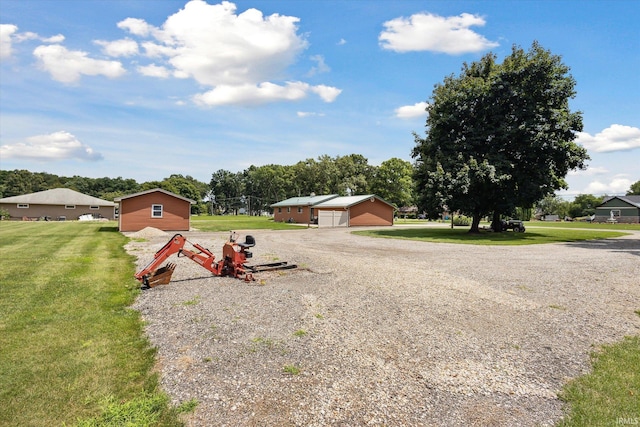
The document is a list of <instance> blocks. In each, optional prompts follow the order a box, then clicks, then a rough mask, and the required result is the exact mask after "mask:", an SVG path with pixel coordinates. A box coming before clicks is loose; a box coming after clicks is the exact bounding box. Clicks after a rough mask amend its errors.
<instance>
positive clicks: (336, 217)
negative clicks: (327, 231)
mask: <svg viewBox="0 0 640 427" xmlns="http://www.w3.org/2000/svg"><path fill="white" fill-rule="evenodd" d="M348 226H349V211H325V210H319V211H318V227H348Z"/></svg>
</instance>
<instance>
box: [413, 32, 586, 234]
mask: <svg viewBox="0 0 640 427" xmlns="http://www.w3.org/2000/svg"><path fill="white" fill-rule="evenodd" d="M574 96H575V80H574V79H573V77H572V76H571V75H570V74H569V67H567V66H566V65H564V64H563V63H562V60H561V58H560V57H559V56H557V55H552V54H551V52H549V51H547V50H545V49H543V48H542V47H541V46H540V45H539V44H538V43H533V45H532V47H531V48H530V49H529V51H524V50H523V49H521V48H518V47H515V46H514V47H513V49H512V52H511V54H510V55H509V56H507V57H506V58H505V60H504V61H503V63H502V64H499V63H497V62H496V57H495V55H493V54H487V55H485V56H484V57H483V58H482V59H481V60H480V61H477V62H474V63H472V64H470V65H469V64H464V65H463V68H462V72H461V73H460V75H459V76H454V75H450V76H448V77H446V78H445V79H444V82H443V83H442V84H437V85H436V86H435V88H434V91H433V94H432V96H431V99H430V103H429V107H428V113H429V116H428V118H427V123H426V127H427V130H426V136H425V137H424V138H421V137H420V136H418V135H417V134H414V137H415V142H416V146H415V148H414V150H413V157H414V159H416V164H415V166H416V173H415V179H416V184H417V192H418V196H419V199H418V204H419V207H420V208H422V209H424V210H426V211H427V212H429V213H430V214H431V215H432V216H435V215H436V214H437V213H439V212H440V211H441V210H442V209H443V208H445V207H446V208H448V209H450V210H452V211H458V210H459V211H461V212H462V213H464V214H466V215H470V216H472V217H473V222H472V226H471V230H470V231H471V232H478V231H479V229H478V225H479V222H480V219H481V218H482V217H484V216H487V215H493V218H494V226H495V228H497V229H499V221H497V220H498V219H499V218H500V216H501V215H509V214H511V213H512V212H514V211H515V209H516V208H517V207H531V206H533V204H534V203H535V202H536V201H538V200H540V199H542V198H544V197H545V196H546V195H549V194H552V193H553V192H554V191H555V190H559V189H563V188H567V184H566V181H565V180H564V178H565V176H566V175H567V173H568V172H569V171H570V170H573V169H576V168H581V169H582V168H584V167H585V161H586V160H587V159H588V156H587V153H586V150H585V149H584V148H583V147H581V146H579V145H577V144H576V143H575V142H574V140H575V138H576V132H577V131H581V130H582V115H581V113H580V112H572V111H571V110H570V108H569V100H570V99H571V98H573V97H574Z"/></svg>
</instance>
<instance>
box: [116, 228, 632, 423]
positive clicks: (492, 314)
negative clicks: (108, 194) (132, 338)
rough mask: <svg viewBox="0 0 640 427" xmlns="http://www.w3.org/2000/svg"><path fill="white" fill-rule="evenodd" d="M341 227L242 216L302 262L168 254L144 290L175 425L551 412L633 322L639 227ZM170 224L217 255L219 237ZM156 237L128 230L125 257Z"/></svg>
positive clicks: (155, 244) (161, 238)
mask: <svg viewBox="0 0 640 427" xmlns="http://www.w3.org/2000/svg"><path fill="white" fill-rule="evenodd" d="M398 227H399V226H394V228H398ZM350 231H352V230H351V229H315V228H305V229H300V230H287V231H270V230H252V231H248V232H243V231H239V232H240V233H241V236H244V235H246V234H247V233H248V234H251V235H253V236H254V237H255V239H256V241H257V244H256V246H255V247H254V248H252V249H251V250H252V252H253V258H252V259H251V260H250V261H251V262H250V264H259V263H267V262H274V261H289V262H290V263H295V264H297V265H298V268H297V269H295V270H285V271H275V272H263V273H258V274H256V275H255V276H256V279H257V280H256V281H255V282H250V283H245V282H243V281H241V280H237V279H234V278H222V277H215V276H213V275H211V274H210V273H209V272H208V271H207V270H205V269H203V268H202V267H200V266H199V265H198V264H196V263H194V262H192V261H191V260H189V259H187V258H184V257H180V258H178V257H172V258H171V259H170V260H171V261H172V262H175V263H176V264H177V268H176V271H175V273H174V275H173V279H172V282H171V283H170V284H169V285H167V286H158V287H155V288H152V289H149V290H146V291H143V292H142V293H141V295H140V296H139V298H138V299H137V301H136V302H135V304H134V306H133V307H134V308H135V309H137V310H139V311H140V313H141V314H142V317H143V319H144V321H145V322H146V333H147V334H148V337H149V339H150V341H151V343H152V344H153V345H154V346H156V347H157V349H158V370H159V372H160V373H161V384H162V386H163V388H164V390H165V391H166V392H167V393H168V394H169V395H170V396H171V398H172V400H173V402H174V403H176V404H179V403H181V402H184V401H187V400H189V399H196V400H197V401H198V402H199V404H198V406H197V408H196V410H195V411H194V413H192V414H190V415H189V416H188V418H187V424H188V425H189V426H194V427H195V426H210V425H217V426H257V425H259V426H310V427H311V426H356V425H358V426H425V425H430V426H469V425H484V426H488V425H490V426H512V425H518V426H549V425H553V424H554V423H556V422H557V421H558V420H559V419H560V418H561V417H562V416H563V414H564V412H565V410H566V408H565V407H564V406H563V403H562V402H561V401H560V400H559V399H558V397H557V393H558V392H559V391H560V389H561V388H562V386H563V384H565V383H566V382H567V381H568V380H569V379H571V378H574V377H577V376H579V375H582V374H584V373H586V372H588V370H589V366H590V365H589V354H590V352H592V351H593V350H594V349H596V348H597V346H598V345H601V344H606V343H612V342H615V341H618V340H620V339H621V338H622V337H623V336H625V335H637V334H639V333H640V317H639V316H638V315H637V314H635V313H634V311H635V310H638V309H639V308H640V305H639V302H640V280H639V278H640V262H639V259H640V258H639V256H640V233H637V232H635V233H632V234H631V235H630V236H625V237H622V238H618V239H607V240H600V241H587V242H577V243H565V244H546V245H531V246H512V247H509V246H475V245H461V244H446V243H439V244H436V243H428V242H416V241H408V240H395V239H379V238H370V237H363V236H357V235H353V234H350ZM142 234H144V236H142ZM182 234H183V235H184V236H185V237H186V238H187V239H189V241H192V242H196V243H199V244H201V245H202V246H204V247H207V248H209V249H211V250H212V251H213V253H214V254H216V256H218V257H219V256H221V252H222V245H223V244H224V242H225V241H226V239H227V237H228V233H205V232H198V231H190V232H185V233H182ZM167 236H170V234H160V233H155V232H153V230H146V231H145V233H141V234H140V235H138V236H137V237H145V239H146V240H144V241H141V239H136V240H131V241H130V242H129V243H128V244H127V250H128V251H129V253H131V254H133V255H134V256H136V257H137V258H138V267H139V268H142V267H143V266H144V265H146V264H147V263H148V262H149V261H150V260H151V259H152V257H153V254H154V253H155V252H156V251H157V250H158V249H160V248H161V247H162V246H163V245H164V244H165V243H166V242H167V240H168V237H167ZM242 238H243V237H241V239H242ZM287 368H289V369H287ZM290 368H297V369H299V373H295V372H294V373H289V372H291V369H290Z"/></svg>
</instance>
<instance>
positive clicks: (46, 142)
mask: <svg viewBox="0 0 640 427" xmlns="http://www.w3.org/2000/svg"><path fill="white" fill-rule="evenodd" d="M0 157H2V158H3V159H31V160H44V161H47V160H66V159H79V160H88V161H95V160H101V159H102V154H100V153H97V152H95V151H93V149H92V148H91V147H89V146H88V145H85V144H83V143H82V142H80V141H79V140H78V139H77V138H76V137H75V136H74V135H72V134H70V133H69V132H65V131H59V132H54V133H51V134H48V135H37V136H32V137H30V138H27V140H26V141H25V142H19V143H16V144H13V145H3V146H0Z"/></svg>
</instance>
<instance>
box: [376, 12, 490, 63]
mask: <svg viewBox="0 0 640 427" xmlns="http://www.w3.org/2000/svg"><path fill="white" fill-rule="evenodd" d="M484 24H485V20H484V19H483V18H482V17H480V16H477V15H471V14H469V13H463V14H461V15H459V16H450V17H443V16H438V15H434V14H431V13H417V14H415V15H412V16H411V17H409V18H403V17H401V18H395V19H392V20H391V21H387V22H385V23H384V24H383V25H384V27H385V30H384V31H382V32H381V33H380V36H379V37H378V40H379V42H380V45H381V46H382V48H383V49H389V50H393V51H396V52H409V51H423V50H427V51H431V52H443V53H448V54H452V55H457V54H462V53H469V52H481V51H483V50H486V49H490V48H492V47H496V46H498V43H496V42H492V41H489V40H487V39H486V38H485V37H483V36H481V35H480V34H478V33H476V32H474V31H472V30H471V29H470V27H473V26H484Z"/></svg>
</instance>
